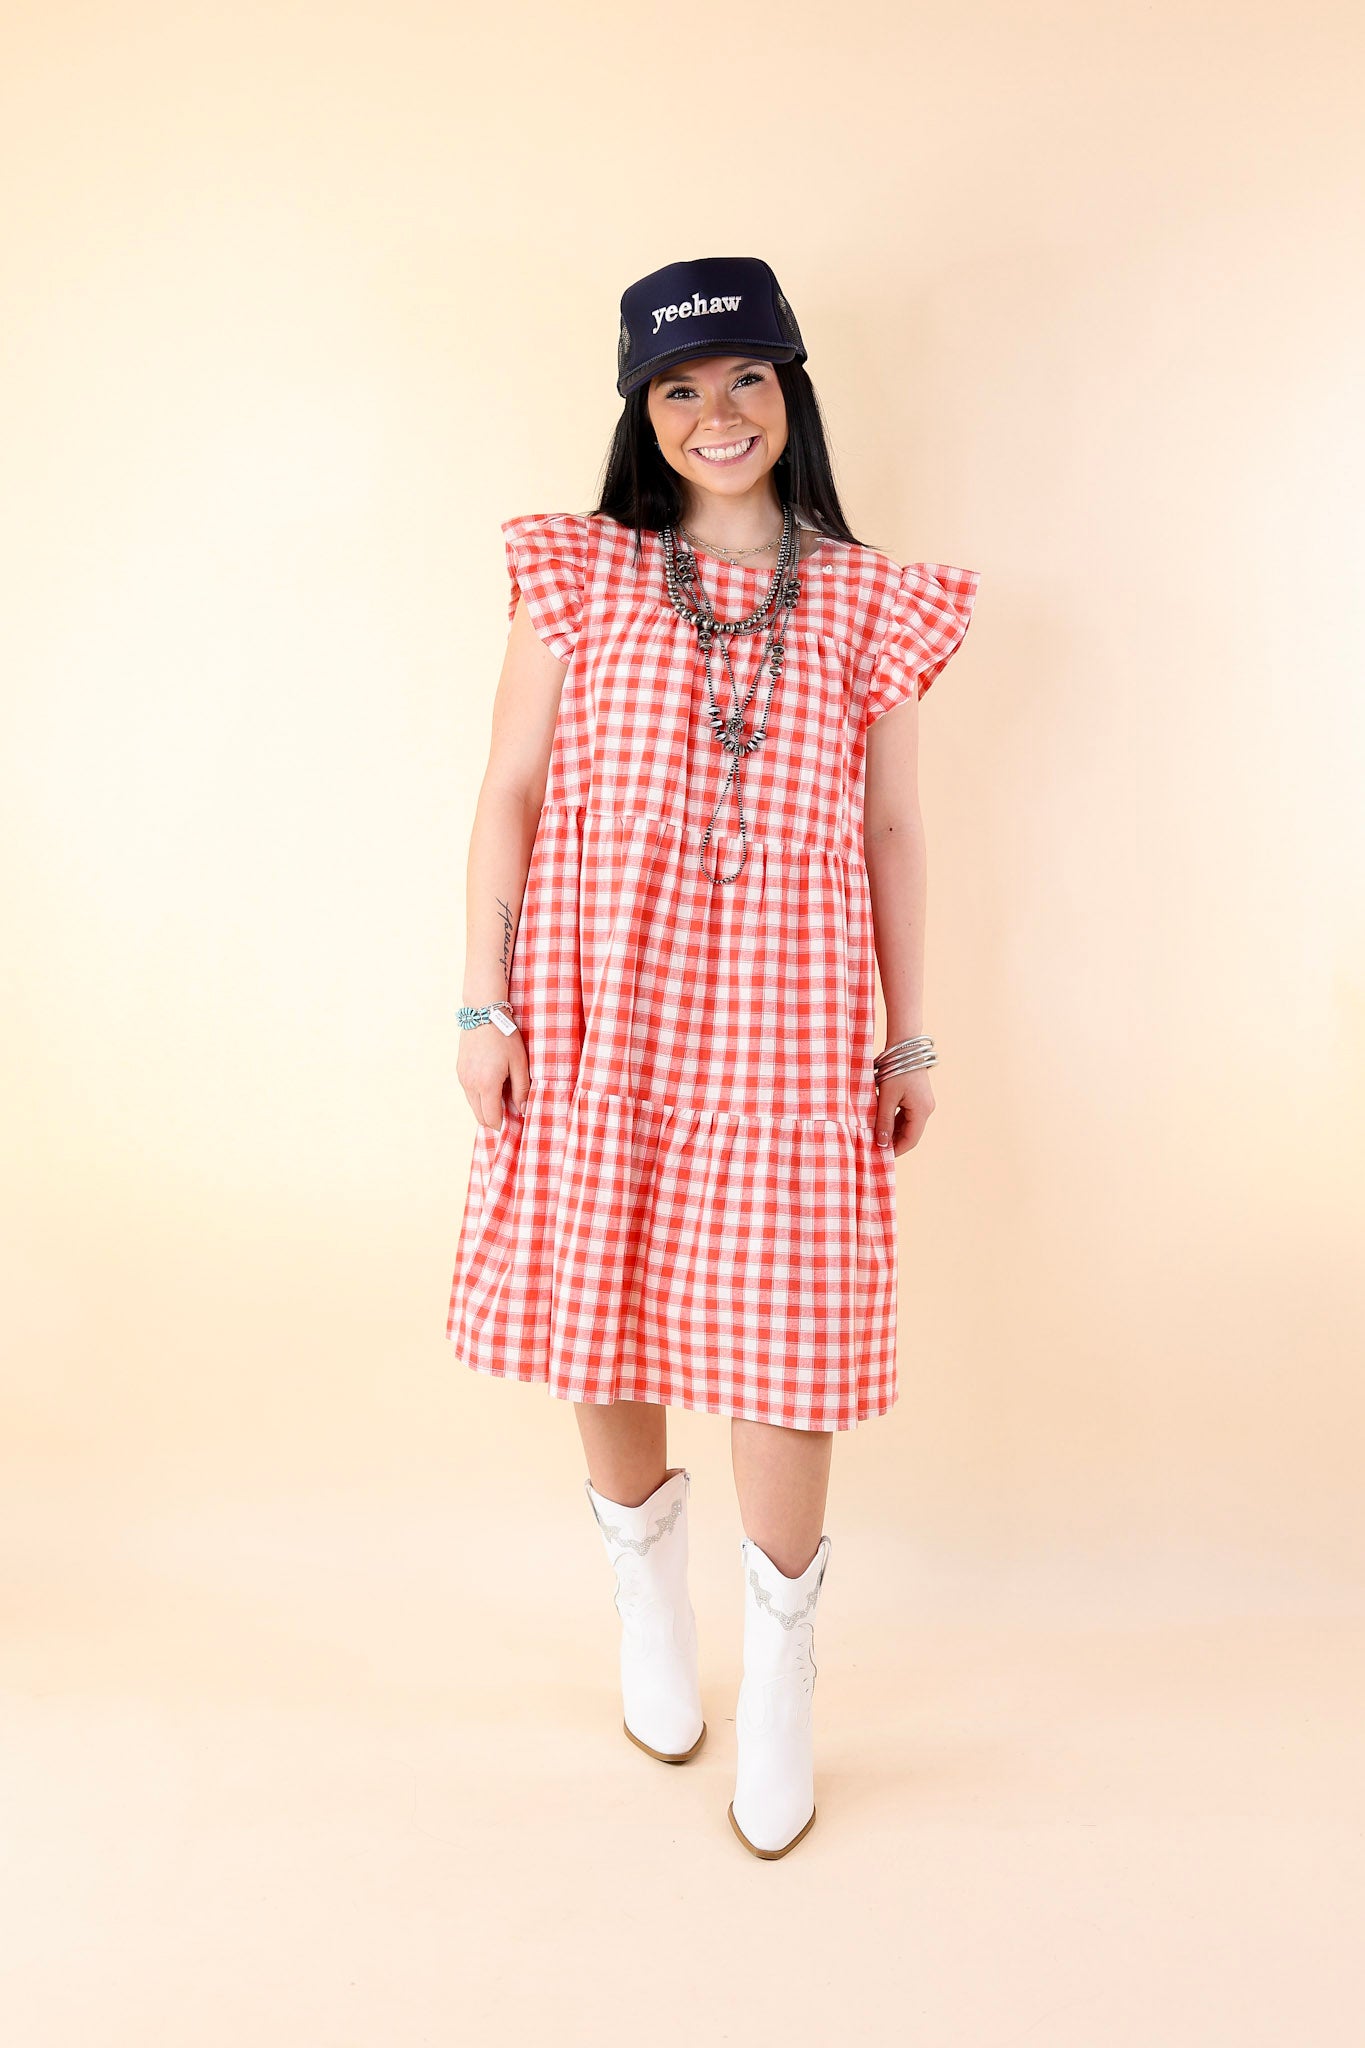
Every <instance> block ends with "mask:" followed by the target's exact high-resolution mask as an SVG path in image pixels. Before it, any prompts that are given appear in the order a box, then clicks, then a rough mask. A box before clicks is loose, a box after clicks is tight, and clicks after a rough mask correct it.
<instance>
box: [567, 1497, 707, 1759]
mask: <svg viewBox="0 0 1365 2048" xmlns="http://www.w3.org/2000/svg"><path fill="white" fill-rule="evenodd" d="M583 1484H584V1487H585V1488H586V1491H587V1495H588V1500H589V1502H590V1504H591V1506H592V1511H593V1514H594V1515H595V1516H596V1518H597V1526H598V1528H599V1529H600V1531H601V1533H602V1541H603V1543H604V1544H605V1546H606V1551H607V1556H608V1558H609V1559H610V1561H611V1563H612V1565H613V1566H614V1568H615V1571H616V1611H617V1613H618V1614H619V1615H620V1617H621V1703H622V1708H623V1711H624V1717H625V1727H626V1733H627V1735H629V1736H630V1737H631V1738H632V1740H633V1741H635V1742H637V1743H638V1744H639V1745H640V1747H641V1748H642V1749H647V1750H648V1751H649V1752H650V1754H651V1755H653V1756H657V1757H659V1758H661V1759H662V1760H663V1761H664V1762H666V1763H678V1762H681V1761H682V1760H683V1759H684V1758H686V1757H688V1756H690V1755H691V1754H692V1752H693V1751H694V1750H695V1749H696V1748H697V1746H698V1744H699V1743H700V1741H701V1738H702V1736H703V1735H704V1734H705V1732H706V1724H705V1722H704V1721H703V1719H702V1709H701V1684H700V1677H699V1672H698V1660H697V1620H696V1615H695V1614H694V1612H693V1609H692V1601H691V1598H690V1596H689V1594H688V1590H687V1500H688V1494H689V1492H690V1490H691V1485H692V1479H691V1474H690V1473H688V1472H686V1471H679V1472H675V1473H673V1475H672V1476H671V1477H670V1478H668V1479H665V1480H664V1482H663V1484H662V1485H661V1486H658V1487H656V1488H655V1490H654V1492H653V1493H652V1494H651V1495H650V1496H649V1499H648V1500H646V1501H642V1502H641V1503H640V1505H639V1506H638V1507H624V1506H622V1504H621V1503H620V1502H619V1501H613V1500H608V1499H607V1498H606V1497H605V1495H603V1494H600V1493H598V1492H597V1491H596V1490H595V1489H594V1487H593V1484H592V1481H591V1480H584V1482H583Z"/></svg>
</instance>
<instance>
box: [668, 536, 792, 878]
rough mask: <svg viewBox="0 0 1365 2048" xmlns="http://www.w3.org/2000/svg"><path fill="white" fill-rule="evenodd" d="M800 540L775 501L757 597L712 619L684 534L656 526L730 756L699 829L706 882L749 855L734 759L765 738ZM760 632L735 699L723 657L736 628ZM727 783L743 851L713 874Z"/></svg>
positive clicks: (671, 590) (711, 712) (675, 603)
mask: <svg viewBox="0 0 1365 2048" xmlns="http://www.w3.org/2000/svg"><path fill="white" fill-rule="evenodd" d="M769 545H771V543H769ZM800 547H801V529H800V527H799V526H798V525H797V523H796V513H795V510H794V509H793V507H792V506H791V505H789V504H786V505H784V506H783V507H782V538H781V540H780V541H779V542H778V548H777V566H776V567H775V568H774V570H773V573H772V578H771V580H770V582H769V584H768V588H767V592H766V594H765V595H764V598H763V600H762V602H761V603H760V604H758V605H756V606H755V607H754V609H753V610H752V611H751V612H750V613H749V614H748V615H747V617H745V618H742V619H718V618H717V617H716V614H715V612H714V611H713V610H712V607H711V600H710V598H709V597H708V596H707V594H706V587H705V585H704V584H703V582H702V580H701V571H700V569H699V567H698V564H697V557H696V555H695V553H694V552H693V550H692V548H691V546H690V545H689V543H688V541H687V540H686V538H684V537H683V536H682V535H680V533H679V531H678V529H677V528H675V527H673V526H666V527H665V528H664V529H663V550H664V584H665V587H666V589H667V592H668V601H669V603H670V604H671V605H672V607H673V609H674V611H675V612H676V613H677V614H678V616H679V618H681V619H688V620H690V621H691V623H692V625H693V626H694V627H695V628H696V633H697V644H698V646H699V647H700V649H701V654H702V659H703V660H704V662H705V664H706V695H707V699H708V710H707V715H708V717H709V718H710V721H711V730H712V732H713V733H714V734H715V736H716V740H717V742H718V744H719V746H720V748H721V751H722V752H723V753H726V754H728V755H729V756H730V766H729V769H728V771H727V773H726V777H725V780H724V782H723V783H722V784H721V789H720V795H719V796H718V797H717V799H716V807H715V810H713V811H712V813H711V819H710V823H709V824H708V825H707V827H706V830H705V831H704V832H703V833H702V835H701V847H700V855H701V871H702V873H703V874H704V875H705V876H706V879H707V880H708V881H709V882H713V883H717V884H720V883H725V882H733V881H734V880H735V877H736V876H737V875H738V874H739V873H740V871H741V869H742V868H743V866H744V863H745V861H747V860H748V858H749V836H748V833H749V828H748V824H747V822H746V820H745V816H744V796H743V790H742V786H741V784H740V781H739V765H740V762H741V760H742V759H743V757H744V755H745V754H751V753H753V751H754V749H755V748H756V747H761V746H762V744H763V742H764V740H765V739H766V738H767V737H768V711H769V707H770V706H771V704H772V701H773V692H774V690H775V689H776V688H777V679H778V677H779V676H780V675H781V673H782V666H783V663H784V662H785V660H786V639H787V621H788V618H789V616H790V614H791V613H792V612H793V611H794V610H795V608H796V604H797V600H798V599H799V598H800V595H801V578H800V576H799V575H798V574H797V563H798V562H799V559H800ZM748 552H750V553H754V554H757V553H761V552H762V551H761V550H760V549H750V550H748ZM765 631H766V632H767V635H768V640H767V645H766V646H765V647H764V649H763V651H762V653H761V654H760V656H759V661H758V667H757V669H756V670H755V671H754V679H753V681H752V683H750V685H749V689H748V693H747V694H746V696H745V698H744V701H743V703H741V702H740V700H739V687H738V685H737V684H736V682H735V672H734V668H733V666H732V664H731V661H730V641H731V639H732V638H733V637H734V636H735V635H737V634H750V633H762V632H765ZM717 643H719V646H720V652H721V661H722V664H723V666H724V669H725V673H726V674H727V675H728V676H729V678H730V691H731V696H732V699H733V705H732V708H731V709H730V710H729V711H722V710H721V708H720V706H719V704H717V702H716V692H715V685H714V682H713V680H712V675H711V658H712V652H713V649H714V648H715V647H716V645H717ZM765 667H766V668H767V670H768V672H769V681H768V694H767V697H766V699H765V700H764V704H763V709H762V711H761V713H760V714H759V718H758V723H757V724H756V725H755V727H754V729H753V731H752V732H751V733H746V732H745V730H744V715H745V713H746V712H747V711H748V709H749V706H750V704H752V702H753V700H754V695H755V693H756V691H757V689H758V685H759V679H760V677H761V676H762V674H763V671H764V668H765ZM731 783H733V784H734V788H735V805H736V811H737V815H738V819H739V836H740V840H741V843H742V845H743V848H744V851H743V853H742V854H741V855H740V859H739V865H738V867H736V868H735V870H734V873H733V874H729V875H715V874H712V872H711V870H710V869H709V868H708V867H707V865H706V848H707V845H708V844H709V842H710V838H711V833H712V831H713V829H714V827H715V823H716V819H717V817H718V816H719V814H720V810H721V806H722V805H723V804H724V802H725V798H726V793H727V791H728V790H729V788H730V785H731Z"/></svg>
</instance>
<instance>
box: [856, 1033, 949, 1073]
mask: <svg viewBox="0 0 1365 2048" xmlns="http://www.w3.org/2000/svg"><path fill="white" fill-rule="evenodd" d="M937 1062H938V1054H937V1053H936V1052H935V1051H934V1041H933V1039H932V1038H925V1037H923V1036H921V1037H919V1038H901V1039H898V1040H897V1042H896V1043H895V1045H888V1046H884V1047H883V1048H882V1050H881V1051H880V1052H879V1053H878V1054H877V1057H876V1058H875V1059H874V1060H873V1062H872V1077H873V1079H874V1080H875V1081H876V1082H877V1083H878V1084H880V1083H881V1082H883V1081H887V1080H890V1078H891V1076H892V1075H893V1074H917V1073H918V1072H919V1070H920V1068H921V1067H932V1066H935V1065H936V1064H937Z"/></svg>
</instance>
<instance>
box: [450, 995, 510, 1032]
mask: <svg viewBox="0 0 1365 2048" xmlns="http://www.w3.org/2000/svg"><path fill="white" fill-rule="evenodd" d="M480 1024H495V1025H496V1026H497V1028H498V1030H499V1031H500V1032H501V1033H502V1035H503V1037H504V1038H510V1037H511V1036H512V1033H513V1032H514V1031H515V1030H516V1029H517V1020H516V1018H515V1017H514V1016H513V1015H512V1005H511V1004H510V1003H509V1002H501V1003H485V1004H484V1005H483V1007H482V1008H481V1009H476V1008H475V1007H474V1005H473V1004H472V1003H461V1005H460V1029H461V1031H474V1030H477V1028H478V1026H479V1025H480Z"/></svg>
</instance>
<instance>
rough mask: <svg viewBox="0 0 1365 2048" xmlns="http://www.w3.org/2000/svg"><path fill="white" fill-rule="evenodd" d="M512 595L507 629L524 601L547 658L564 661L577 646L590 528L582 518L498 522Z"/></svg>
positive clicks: (542, 516) (532, 515)
mask: <svg viewBox="0 0 1365 2048" xmlns="http://www.w3.org/2000/svg"><path fill="white" fill-rule="evenodd" d="M502 538H503V546H504V548H505V549H506V553H507V574H508V577H509V579H510V582H511V589H510V591H509V593H508V600H507V623H508V625H509V626H510V625H511V623H512V620H513V618H514V617H515V615H516V609H517V599H518V598H519V597H524V598H525V599H526V609H527V611H528V612H529V614H530V617H531V624H532V625H533V626H534V627H535V629H536V633H537V635H538V636H539V638H540V639H541V640H543V641H544V643H545V645H546V646H547V647H548V648H549V649H550V652H551V653H552V654H554V655H556V656H557V657H558V659H559V660H560V661H568V660H569V658H570V656H571V655H572V654H573V651H574V647H575V645H576V644H577V640H578V628H579V622H580V620H581V619H582V616H583V594H584V590H585V588H586V585H587V579H588V558H589V549H590V547H591V544H592V522H591V520H590V519H589V518H588V516H587V514H586V513H579V512H551V513H546V512H527V513H523V514H522V516H521V517H520V518H517V519H504V520H503V522H502Z"/></svg>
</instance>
